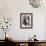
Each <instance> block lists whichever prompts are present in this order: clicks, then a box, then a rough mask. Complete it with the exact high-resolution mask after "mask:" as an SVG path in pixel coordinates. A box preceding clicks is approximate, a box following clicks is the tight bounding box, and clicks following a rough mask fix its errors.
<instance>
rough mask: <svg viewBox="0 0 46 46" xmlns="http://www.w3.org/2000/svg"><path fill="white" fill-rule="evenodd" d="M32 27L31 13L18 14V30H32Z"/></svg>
mask: <svg viewBox="0 0 46 46" xmlns="http://www.w3.org/2000/svg"><path fill="white" fill-rule="evenodd" d="M32 27H33V14H32V13H20V28H21V29H32Z"/></svg>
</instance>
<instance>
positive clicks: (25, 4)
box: [0, 0, 46, 40]
mask: <svg viewBox="0 0 46 46" xmlns="http://www.w3.org/2000/svg"><path fill="white" fill-rule="evenodd" d="M45 12H46V8H45V6H43V7H40V8H33V7H32V6H31V5H30V4H29V1H28V0H0V16H1V17H4V16H6V17H12V18H13V22H12V26H11V29H10V31H8V33H9V34H10V37H13V38H14V39H16V40H28V39H29V37H32V36H33V35H34V34H36V35H37V39H39V40H46V38H45V37H46V36H45V34H46V33H45V32H46V31H45V30H46V28H45V27H46V26H45V21H44V20H45V14H46V13H45ZM20 13H33V28H32V29H20ZM1 33H2V31H1V32H0V34H1ZM11 35H12V36H11ZM0 39H2V36H0Z"/></svg>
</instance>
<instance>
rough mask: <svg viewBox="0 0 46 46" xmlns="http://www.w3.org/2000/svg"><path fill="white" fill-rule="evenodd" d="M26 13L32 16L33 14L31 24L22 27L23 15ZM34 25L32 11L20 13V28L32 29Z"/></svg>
mask: <svg viewBox="0 0 46 46" xmlns="http://www.w3.org/2000/svg"><path fill="white" fill-rule="evenodd" d="M23 14H24V15H25V14H29V15H30V16H31V18H30V19H31V26H30V27H22V24H21V21H22V18H21V17H22V15H23ZM32 27H33V14H32V13H20V28H21V29H32Z"/></svg>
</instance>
